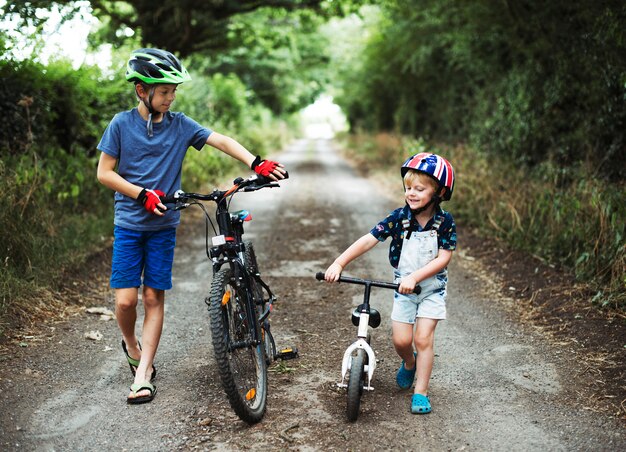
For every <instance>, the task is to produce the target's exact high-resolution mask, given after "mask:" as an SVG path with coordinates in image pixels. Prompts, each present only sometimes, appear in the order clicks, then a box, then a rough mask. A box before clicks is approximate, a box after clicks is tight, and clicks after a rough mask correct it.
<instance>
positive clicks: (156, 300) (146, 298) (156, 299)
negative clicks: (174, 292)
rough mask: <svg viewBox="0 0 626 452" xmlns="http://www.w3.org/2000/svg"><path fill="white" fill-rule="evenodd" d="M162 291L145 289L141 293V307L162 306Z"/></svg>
mask: <svg viewBox="0 0 626 452" xmlns="http://www.w3.org/2000/svg"><path fill="white" fill-rule="evenodd" d="M163 301H164V291H162V290H156V289H152V288H146V289H145V290H144V292H143V305H144V307H145V308H147V309H150V308H156V307H159V306H161V305H162V304H163Z"/></svg>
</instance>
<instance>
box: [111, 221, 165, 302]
mask: <svg viewBox="0 0 626 452" xmlns="http://www.w3.org/2000/svg"><path fill="white" fill-rule="evenodd" d="M113 233H114V238H115V240H114V241H113V263H112V265H111V287H112V288H114V289H127V288H131V287H139V286H141V282H142V281H141V274H142V273H143V284H144V286H148V287H152V288H153V289H158V290H168V289H171V288H172V265H173V264H174V246H175V245H176V228H168V229H162V230H160V231H134V230H132V229H126V228H122V227H120V226H115V229H114V231H113Z"/></svg>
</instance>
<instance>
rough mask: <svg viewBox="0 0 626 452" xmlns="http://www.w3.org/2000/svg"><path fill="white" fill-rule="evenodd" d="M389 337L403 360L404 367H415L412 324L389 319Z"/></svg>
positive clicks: (409, 368) (408, 368)
mask: <svg viewBox="0 0 626 452" xmlns="http://www.w3.org/2000/svg"><path fill="white" fill-rule="evenodd" d="M391 337H392V339H393V346H394V348H395V349H396V353H397V354H398V355H400V358H402V359H403V360H404V368H405V369H407V370H411V369H413V368H415V356H414V355H413V325H412V324H410V323H403V322H397V321H395V320H392V321H391Z"/></svg>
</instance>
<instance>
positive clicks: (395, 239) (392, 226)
mask: <svg viewBox="0 0 626 452" xmlns="http://www.w3.org/2000/svg"><path fill="white" fill-rule="evenodd" d="M436 219H437V220H440V221H441V223H440V226H439V229H438V230H437V242H438V244H439V249H441V250H450V251H453V250H455V249H456V224H455V223H454V219H453V218H452V215H451V214H450V213H449V212H446V211H445V210H442V209H441V207H438V209H437V211H436V212H435V215H434V216H433V217H432V218H431V219H430V220H429V221H428V223H427V224H426V227H424V228H422V227H421V226H420V225H419V223H418V222H417V221H415V220H413V214H412V212H411V209H410V208H409V206H408V205H406V206H404V207H400V208H398V209H396V210H394V211H393V212H391V213H390V214H389V215H388V216H387V217H386V218H385V219H384V220H382V221H381V222H380V223H378V224H377V225H376V226H375V227H374V228H373V229H372V230H371V231H370V234H372V235H373V236H374V237H375V238H376V239H377V240H379V241H381V242H384V241H385V240H386V239H387V237H391V245H390V246H389V263H390V264H391V266H392V267H393V268H398V263H399V262H400V253H401V252H402V243H403V241H404V235H405V233H406V231H407V230H409V229H410V230H411V231H418V232H421V231H430V230H431V229H433V226H434V224H435V220H436Z"/></svg>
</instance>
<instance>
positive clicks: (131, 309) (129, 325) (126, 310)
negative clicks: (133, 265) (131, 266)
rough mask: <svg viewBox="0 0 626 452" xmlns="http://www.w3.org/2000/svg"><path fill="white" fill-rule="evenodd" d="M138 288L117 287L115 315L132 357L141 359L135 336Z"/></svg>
mask: <svg viewBox="0 0 626 452" xmlns="http://www.w3.org/2000/svg"><path fill="white" fill-rule="evenodd" d="M137 297H138V291H137V288H135V287H132V288H128V289H115V317H116V318H117V324H118V325H119V327H120V331H121V332H122V338H123V339H124V342H126V347H127V349H128V354H129V355H130V356H131V358H135V359H139V357H140V356H141V351H140V350H139V344H138V343H137V337H136V336H135V322H136V321H137Z"/></svg>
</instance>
